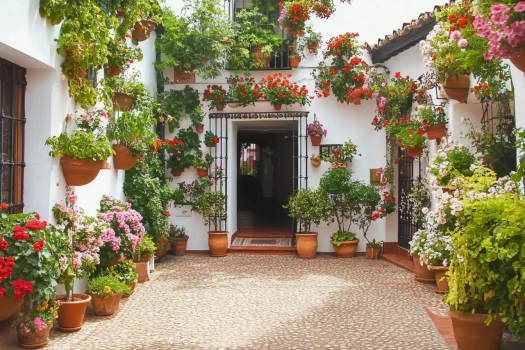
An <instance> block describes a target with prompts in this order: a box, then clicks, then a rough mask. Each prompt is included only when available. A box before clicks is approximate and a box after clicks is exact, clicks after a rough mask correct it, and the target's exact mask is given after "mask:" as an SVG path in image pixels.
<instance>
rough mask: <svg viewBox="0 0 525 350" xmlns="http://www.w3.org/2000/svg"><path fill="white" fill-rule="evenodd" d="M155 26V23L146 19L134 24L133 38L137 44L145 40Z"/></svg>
mask: <svg viewBox="0 0 525 350" xmlns="http://www.w3.org/2000/svg"><path fill="white" fill-rule="evenodd" d="M156 25H157V23H155V22H153V21H150V20H147V19H143V20H141V21H138V22H135V25H134V26H133V29H134V30H133V38H135V39H137V41H138V42H141V41H144V40H147V39H148V38H149V36H150V34H151V32H152V31H153V29H155V26H156Z"/></svg>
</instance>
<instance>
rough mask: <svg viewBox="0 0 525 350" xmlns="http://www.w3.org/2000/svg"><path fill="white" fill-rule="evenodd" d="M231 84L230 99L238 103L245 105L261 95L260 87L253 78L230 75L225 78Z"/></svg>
mask: <svg viewBox="0 0 525 350" xmlns="http://www.w3.org/2000/svg"><path fill="white" fill-rule="evenodd" d="M227 82H228V84H230V85H231V90H232V93H231V99H232V101H235V102H237V103H239V104H240V106H247V105H249V104H250V103H253V102H255V101H257V100H259V99H261V98H262V97H263V95H262V93H261V87H260V86H259V84H256V83H255V79H254V78H247V77H246V78H245V77H242V76H238V75H236V76H232V77H230V78H228V80H227Z"/></svg>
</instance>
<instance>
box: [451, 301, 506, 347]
mask: <svg viewBox="0 0 525 350" xmlns="http://www.w3.org/2000/svg"><path fill="white" fill-rule="evenodd" d="M448 315H449V316H450V318H451V319H452V329H453V330H454V337H455V338H456V342H457V343H458V348H459V349H461V350H499V349H501V341H502V338H503V331H504V330H505V323H503V322H501V321H500V320H492V322H490V324H489V325H488V326H487V325H486V323H485V321H486V319H487V317H488V315H485V314H472V313H470V312H461V311H450V310H449V311H448Z"/></svg>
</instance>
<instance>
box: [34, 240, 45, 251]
mask: <svg viewBox="0 0 525 350" xmlns="http://www.w3.org/2000/svg"><path fill="white" fill-rule="evenodd" d="M33 249H34V250H35V252H41V251H42V250H43V249H44V240H43V239H42V238H41V239H40V240H39V241H38V242H36V243H35V244H33Z"/></svg>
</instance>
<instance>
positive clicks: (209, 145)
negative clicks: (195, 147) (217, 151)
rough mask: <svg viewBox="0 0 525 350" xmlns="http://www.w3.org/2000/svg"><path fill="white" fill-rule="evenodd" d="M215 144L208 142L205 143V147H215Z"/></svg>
mask: <svg viewBox="0 0 525 350" xmlns="http://www.w3.org/2000/svg"><path fill="white" fill-rule="evenodd" d="M215 145H217V144H216V143H215V142H210V143H207V144H206V146H207V147H211V148H213V147H215Z"/></svg>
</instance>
